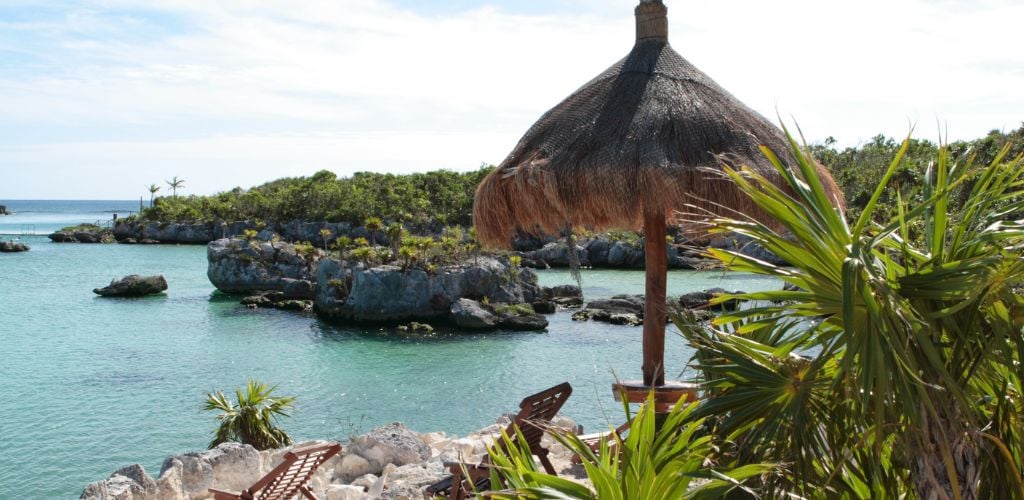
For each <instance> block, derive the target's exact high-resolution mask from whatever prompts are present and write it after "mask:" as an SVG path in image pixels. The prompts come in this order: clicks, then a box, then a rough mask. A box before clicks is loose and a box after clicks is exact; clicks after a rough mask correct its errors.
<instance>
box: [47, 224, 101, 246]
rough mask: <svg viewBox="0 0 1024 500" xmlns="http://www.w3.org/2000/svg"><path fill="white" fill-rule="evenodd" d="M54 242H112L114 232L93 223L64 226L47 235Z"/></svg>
mask: <svg viewBox="0 0 1024 500" xmlns="http://www.w3.org/2000/svg"><path fill="white" fill-rule="evenodd" d="M49 238H50V241H53V242H54V243H113V242H115V241H116V240H115V238H114V232H113V231H112V230H110V229H109V228H105V227H100V226H97V225H94V224H83V225H81V226H76V227H74V228H64V229H62V230H60V231H56V232H54V233H52V234H50V235H49Z"/></svg>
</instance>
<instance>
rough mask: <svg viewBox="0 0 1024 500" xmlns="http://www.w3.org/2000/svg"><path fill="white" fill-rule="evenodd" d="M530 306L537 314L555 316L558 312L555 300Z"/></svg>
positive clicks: (532, 303) (538, 302)
mask: <svg viewBox="0 0 1024 500" xmlns="http://www.w3.org/2000/svg"><path fill="white" fill-rule="evenodd" d="M530 306H531V307H533V310H534V311H535V312H537V314H554V313H555V312H557V311H558V304H556V303H555V301H553V300H541V301H537V302H531V303H530Z"/></svg>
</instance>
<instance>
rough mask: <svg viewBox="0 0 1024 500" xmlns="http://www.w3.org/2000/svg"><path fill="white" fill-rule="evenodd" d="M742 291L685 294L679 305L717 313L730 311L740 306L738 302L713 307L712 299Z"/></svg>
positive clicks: (719, 290)
mask: <svg viewBox="0 0 1024 500" xmlns="http://www.w3.org/2000/svg"><path fill="white" fill-rule="evenodd" d="M740 293H745V292H741V291H738V290H737V291H735V292H730V291H728V290H725V289H723V288H709V289H707V290H704V291H700V292H690V293H684V294H683V295H681V296H679V305H680V306H682V307H684V308H686V309H711V310H715V311H728V310H733V309H736V307H738V306H739V301H738V300H735V299H734V300H727V301H725V302H722V303H721V304H717V305H714V306H712V305H711V299H713V298H715V296H716V295H721V294H740Z"/></svg>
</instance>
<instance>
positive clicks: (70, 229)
mask: <svg viewBox="0 0 1024 500" xmlns="http://www.w3.org/2000/svg"><path fill="white" fill-rule="evenodd" d="M102 230H103V228H102V227H100V226H97V225H96V224H78V225H77V226H67V227H63V228H61V231H62V232H65V233H74V232H79V231H84V232H95V231H102Z"/></svg>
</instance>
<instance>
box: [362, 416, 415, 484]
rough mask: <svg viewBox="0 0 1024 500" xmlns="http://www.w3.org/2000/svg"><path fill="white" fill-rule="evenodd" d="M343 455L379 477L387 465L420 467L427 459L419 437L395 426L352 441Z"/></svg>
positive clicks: (395, 424)
mask: <svg viewBox="0 0 1024 500" xmlns="http://www.w3.org/2000/svg"><path fill="white" fill-rule="evenodd" d="M346 451H347V453H351V454H356V455H359V456H360V457H362V458H364V459H365V460H366V461H367V462H368V463H369V464H370V469H369V473H371V474H380V472H381V471H383V470H384V466H385V465H387V464H395V465H399V466H400V465H406V464H412V463H420V462H423V461H425V460H427V459H429V458H430V455H431V454H430V447H429V446H427V444H426V443H424V442H423V440H422V439H420V437H419V435H418V434H416V433H415V432H413V431H412V430H410V429H409V428H408V427H406V426H405V425H404V424H402V423H398V422H395V423H392V424H388V425H385V426H382V427H377V428H376V429H373V430H372V431H370V432H369V433H367V434H364V435H362V436H359V437H357V438H355V439H353V440H352V442H351V443H349V445H348V446H347V447H346Z"/></svg>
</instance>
